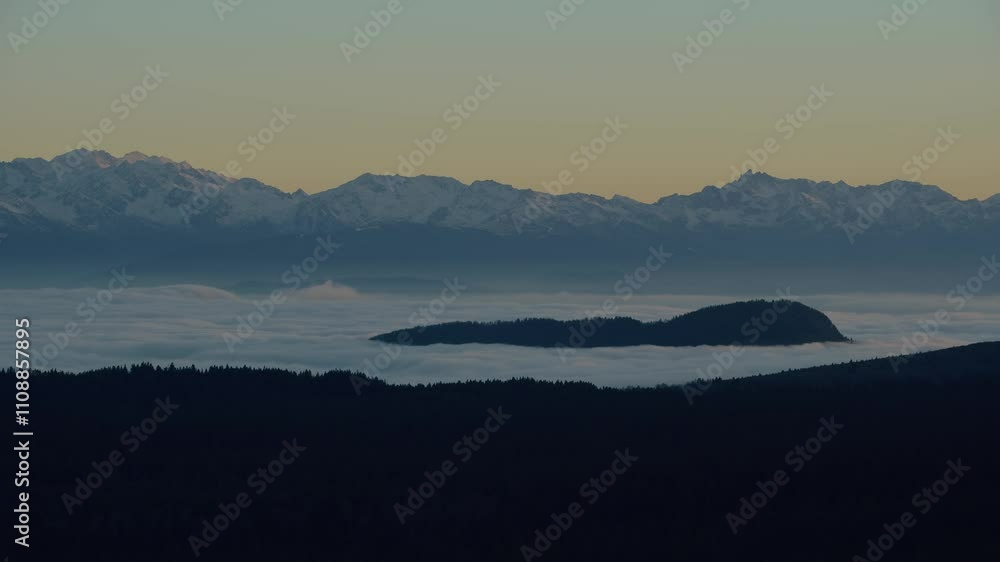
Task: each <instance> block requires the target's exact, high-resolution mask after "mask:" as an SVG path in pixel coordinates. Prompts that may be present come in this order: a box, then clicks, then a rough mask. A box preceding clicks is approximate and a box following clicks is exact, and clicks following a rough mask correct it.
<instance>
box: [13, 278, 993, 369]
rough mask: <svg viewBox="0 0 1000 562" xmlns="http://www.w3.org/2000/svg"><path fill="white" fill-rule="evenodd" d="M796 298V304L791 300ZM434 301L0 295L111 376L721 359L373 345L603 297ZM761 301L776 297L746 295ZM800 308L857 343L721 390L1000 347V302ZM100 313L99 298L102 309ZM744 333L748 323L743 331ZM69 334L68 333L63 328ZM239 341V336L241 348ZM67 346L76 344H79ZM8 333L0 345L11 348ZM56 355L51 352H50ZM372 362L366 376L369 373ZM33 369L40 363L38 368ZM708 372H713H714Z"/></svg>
mask: <svg viewBox="0 0 1000 562" xmlns="http://www.w3.org/2000/svg"><path fill="white" fill-rule="evenodd" d="M793 294H794V291H793ZM439 297H440V291H439V290H432V291H429V292H428V294H426V295H421V296H420V297H419V298H417V297H414V298H402V297H399V296H396V295H392V296H389V295H362V294H359V293H357V292H356V291H354V290H352V289H350V288H347V287H343V286H337V285H332V284H328V285H320V286H316V287H313V288H310V289H306V290H303V291H299V292H298V293H297V294H293V295H291V296H290V297H289V298H288V299H287V300H285V301H284V302H283V303H281V304H278V305H276V306H274V308H273V310H272V311H268V310H267V309H268V307H267V306H264V307H263V309H262V310H261V309H259V308H258V307H257V306H256V305H255V302H254V301H255V300H256V301H257V302H258V304H259V302H260V299H258V298H253V297H241V296H238V295H236V294H233V293H230V292H227V291H223V290H221V289H216V288H213V287H206V286H200V285H174V286H166V287H153V288H130V289H127V290H124V291H122V292H120V293H118V294H115V295H113V298H112V300H111V302H108V303H107V304H101V300H100V299H99V298H98V290H97V289H92V288H91V289H73V290H55V289H43V290H3V291H0V309H2V310H4V311H5V312H6V313H7V316H8V317H22V316H27V317H29V318H31V320H32V328H33V329H32V343H33V349H34V350H35V353H36V357H37V354H39V353H41V352H42V350H43V349H45V351H46V354H47V355H50V356H51V355H54V357H53V358H52V359H50V360H49V361H48V362H47V364H48V366H50V367H52V368H58V369H64V370H70V371H81V370H85V369H91V368H96V367H103V366H107V365H116V364H118V365H120V364H129V363H136V362H140V361H151V362H153V363H156V364H169V363H171V362H174V363H176V364H184V365H189V364H195V365H198V366H208V365H215V364H240V365H242V364H248V365H268V366H276V367H284V368H290V369H312V370H318V371H324V370H329V369H338V368H343V369H352V370H362V369H363V368H365V366H366V365H367V367H368V368H369V369H371V368H372V367H373V366H374V368H376V369H378V370H379V372H380V373H381V377H382V378H384V379H386V380H389V381H391V382H409V383H418V382H434V381H458V380H470V379H487V378H490V379H493V378H499V379H508V378H511V377H524V376H526V377H532V378H537V379H571V380H584V381H589V382H593V383H595V384H598V385H608V386H630V385H642V386H649V385H655V384H660V383H682V382H685V381H689V380H692V379H694V378H697V377H698V370H699V369H700V370H702V371H704V372H708V371H707V369H708V368H709V365H712V364H713V363H715V362H716V359H715V356H716V355H717V354H719V353H720V352H722V351H724V350H725V349H726V348H719V347H696V348H662V347H651V346H642V347H632V348H620V349H580V350H577V351H576V352H575V353H573V354H572V355H570V356H569V357H568V358H567V360H566V361H565V362H563V361H562V359H560V357H559V356H558V355H557V354H556V352H555V351H553V350H550V349H532V348H512V347H508V346H498V345H465V346H445V345H434V346H429V347H419V348H418V347H407V348H402V349H401V350H400V352H399V354H398V356H397V357H395V358H393V359H391V360H389V361H387V359H386V357H380V354H382V353H383V349H382V348H381V346H380V344H379V343H377V342H371V341H368V338H369V337H370V336H372V335H374V334H376V333H380V332H384V331H389V330H393V329H398V328H405V327H409V326H411V324H412V322H413V319H417V320H418V321H422V320H420V319H422V318H427V317H430V318H432V319H433V320H434V321H435V322H446V321H451V320H501V319H513V318H521V317H528V316H536V317H537V316H546V317H553V318H557V319H572V318H580V317H583V316H585V315H587V314H588V313H591V312H593V311H596V310H599V309H600V307H601V303H602V302H603V301H604V300H605V299H606V298H607V295H586V294H565V293H562V294H555V295H553V294H549V295H537V294H536V295H531V294H524V295H504V296H490V297H477V296H475V295H474V290H473V289H472V288H470V289H469V290H468V291H467V292H465V293H463V294H462V295H461V296H460V297H459V298H457V299H456V300H455V301H454V302H451V303H443V302H441V301H439V300H438V301H436V300H435V299H438V298H439ZM746 297H764V298H768V297H770V295H746ZM733 300H737V299H736V298H734V297H731V296H727V297H718V296H707V295H706V296H697V295H696V296H691V295H685V296H648V297H647V296H641V295H636V296H635V297H633V298H632V299H631V300H629V301H628V302H621V301H619V303H618V304H619V305H620V306H621V308H620V310H619V314H624V315H629V316H633V317H636V318H639V319H641V320H653V319H659V318H670V317H673V316H675V315H677V314H681V313H684V312H688V311H690V310H694V309H696V308H699V307H702V306H705V305H709V304H719V303H724V302H731V301H733ZM799 300H801V301H802V302H804V303H805V304H808V305H810V306H813V307H815V308H818V309H819V310H822V311H824V312H826V313H827V314H828V315H829V316H830V318H831V319H832V320H833V321H834V322H835V323H836V324H837V326H838V327H839V328H840V330H841V331H842V332H843V333H844V334H845V335H847V336H848V337H851V338H854V339H855V340H856V343H854V344H812V345H804V346H796V347H777V348H748V349H747V351H746V352H745V353H744V354H743V356H742V357H739V358H738V359H737V360H736V361H735V362H734V363H733V365H732V366H731V367H730V368H728V369H725V370H724V371H723V374H722V376H724V377H727V378H728V377H736V376H746V375H754V374H758V373H769V372H775V371H780V370H783V369H789V368H797V367H807V366H813V365H822V364H829V363H839V362H844V361H848V360H851V359H870V358H873V357H883V356H888V355H894V354H898V353H900V352H901V349H902V346H903V340H902V338H903V337H907V338H909V339H911V340H914V339H916V340H917V341H918V342H922V341H923V337H922V336H919V335H917V334H920V333H926V332H925V330H924V329H922V328H921V323H923V325H924V326H927V325H928V324H927V322H928V321H930V320H932V319H933V318H934V316H935V313H936V312H937V311H938V310H944V311H947V312H948V313H949V315H950V316H949V321H948V322H947V323H946V324H944V325H943V326H941V327H940V329H939V331H938V333H936V334H934V335H933V336H932V337H930V338H927V343H926V344H925V345H921V347H920V350H921V351H923V350H929V349H938V348H943V347H950V346H954V345H963V344H967V343H973V342H977V341H989V340H998V339H1000V298H998V297H985V296H984V297H976V298H974V299H973V300H970V301H968V302H967V303H966V305H965V306H964V307H963V309H962V310H957V309H956V306H955V304H954V303H950V302H948V301H947V300H946V299H945V297H944V295H940V296H936V295H931V296H928V295H906V294H880V295H840V296H832V295H813V296H803V297H800V299H799ZM105 301H106V296H105ZM241 319H242V320H243V321H244V322H246V323H247V326H248V327H249V326H250V325H251V324H254V323H257V321H258V319H262V320H263V321H262V322H260V323H259V324H258V325H257V326H255V327H253V329H252V333H250V334H249V335H248V336H247V337H245V338H244V337H242V335H241V337H240V342H239V343H237V344H234V345H233V346H232V347H233V349H234V351H233V352H232V353H230V351H229V348H228V347H227V345H226V341H225V340H224V336H223V335H224V334H225V333H227V332H228V333H230V334H237V333H238V332H237V330H238V329H239V327H240V322H241ZM748 320H749V319H748ZM68 322H72V323H75V325H76V328H75V329H74V330H69V331H68V330H67V323H68ZM246 332H247V330H244V331H243V335H246ZM74 333H75V335H70V334H74ZM12 338H13V333H12V331H7V332H4V333H3V334H2V335H0V346H5V347H6V348H8V349H13V339H12ZM57 349H58V352H57V353H54V354H53V353H52V352H53V351H54V350H57ZM366 361H369V362H370V363H366ZM40 364H41V363H40V362H39V361H37V360H36V365H40ZM713 371H715V368H713Z"/></svg>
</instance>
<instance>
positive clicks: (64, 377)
mask: <svg viewBox="0 0 1000 562" xmlns="http://www.w3.org/2000/svg"><path fill="white" fill-rule="evenodd" d="M998 364H1000V343H988V344H985V343H984V344H978V345H973V346H968V347H963V348H955V349H948V350H943V351H938V352H932V353H926V354H922V355H918V356H913V357H910V358H909V359H908V361H907V362H905V363H902V365H901V368H900V370H899V372H898V373H897V372H895V371H894V370H893V368H892V365H891V364H890V361H889V360H887V359H880V360H872V361H864V362H853V363H847V364H842V365H835V366H829V367H818V368H813V369H805V370H801V371H789V372H784V373H778V374H773V375H768V376H760V377H751V378H744V379H737V380H726V381H723V380H717V381H702V382H700V383H698V384H697V385H696V386H694V385H692V386H688V387H686V388H682V387H676V386H664V387H660V388H647V389H601V388H597V387H594V386H593V385H590V384H585V383H572V382H564V383H550V382H537V381H532V380H511V381H505V382H500V381H494V382H468V383H459V384H434V385H417V386H398V385H390V384H386V383H384V382H382V381H368V380H364V379H361V378H359V376H358V375H354V374H351V373H348V372H344V371H331V372H328V373H308V372H306V373H293V372H287V371H281V370H273V369H250V368H239V367H222V368H211V369H207V370H197V369H193V368H174V367H171V368H156V367H152V366H150V365H138V366H133V367H131V368H108V369H102V370H98V371H91V372H86V373H80V374H65V373H55V372H50V373H45V374H39V375H36V376H33V377H32V379H31V391H32V394H31V396H32V412H31V419H32V430H33V431H34V436H33V437H32V438H31V447H32V449H31V475H30V482H31V483H30V493H31V498H32V502H33V503H32V505H31V518H32V522H33V532H32V535H31V538H32V554H33V555H36V556H39V558H38V559H48V560H56V559H58V560H87V561H103V560H122V561H124V560H128V561H134V560H146V561H160V560H163V561H166V560H170V561H176V560H188V559H194V553H195V550H197V552H198V556H197V558H198V559H199V560H216V561H223V560H225V561H230V560H231V561H237V560H238V561H256V560H296V561H311V560H324V561H328V560H343V561H355V560H366V561H367V560H370V561H385V560H396V559H399V560H404V559H405V560H413V561H424V560H427V561H430V560H434V561H441V560H456V561H458V560H461V561H467V560H476V561H484V562H485V561H516V560H526V559H530V560H538V559H541V560H553V561H554V560H571V561H589V560H594V561H607V560H692V561H695V560H697V561H704V560H719V561H731V560H751V561H752V560H767V561H784V560H788V561H796V562H800V561H803V560H810V561H817V560H834V561H847V560H852V557H853V556H863V557H866V558H865V559H869V560H871V559H872V557H871V556H869V555H867V554H866V551H868V550H869V549H870V548H871V547H870V546H869V544H868V542H867V541H869V540H872V541H876V542H875V543H873V544H875V546H876V547H877V546H878V544H877V541H879V538H880V536H881V535H884V534H886V533H889V532H890V531H889V530H887V529H891V531H892V532H896V533H897V534H898V532H899V528H901V527H897V526H894V525H895V524H898V523H899V521H900V520H901V517H902V516H903V514H904V513H910V515H911V516H912V517H915V521H916V526H915V527H913V528H904V532H903V534H902V535H900V537H899V538H897V539H892V538H891V537H889V539H891V541H892V546H891V547H890V548H889V552H888V553H885V554H883V556H884V557H885V559H886V560H985V559H989V558H995V556H996V555H997V554H998V553H1000V538H998V535H997V533H996V532H995V527H996V523H997V518H996V508H997V506H998V505H1000V482H998V481H997V479H996V478H994V476H995V475H996V474H997V473H998V471H1000V454H998V452H997V448H996V447H995V446H994V442H995V436H994V433H995V431H996V428H997V427H998V426H1000V408H997V404H998V403H1000V386H998V384H997V381H998V377H997V375H998V367H997V365H998ZM3 377H4V379H5V382H6V383H7V384H8V385H10V386H11V387H12V386H13V372H12V371H10V370H8V371H5V372H4V374H3ZM689 399H690V400H689ZM119 461H120V462H119ZM954 466H959V467H960V466H968V467H971V468H970V469H968V470H967V471H965V470H962V471H959V472H956V471H955V469H954V468H953V467H954ZM779 473H780V474H779ZM943 479H947V480H949V481H950V482H951V484H947V485H945V484H941V485H938V484H936V483H937V482H938V481H941V482H944V480H943ZM925 492H926V494H931V495H932V496H933V501H932V500H931V499H929V497H928V496H925V495H924V494H925ZM241 506H242V507H241ZM747 506H749V507H747ZM236 508H238V510H237V509H236ZM70 511H71V513H70ZM234 514H235V516H234ZM553 525H556V527H552V526H553ZM560 525H561V526H562V527H560ZM883 525H889V527H887V528H884V527H883ZM563 527H565V528H563ZM553 529H555V530H554V531H553ZM734 529H735V533H734ZM546 533H548V534H549V535H550V536H558V538H555V539H549V538H547V537H545V536H544V535H545V534H546ZM540 537H541V538H540ZM199 541H200V542H199ZM882 542H883V543H884V544H887V543H888V540H883V541H882ZM525 548H527V549H530V550H528V551H526V550H525ZM533 552H535V553H537V554H538V555H539V556H535V554H533ZM11 554H12V556H11V560H17V559H20V558H16V557H15V556H13V555H14V554H17V553H14V552H12V553H11ZM875 554H877V553H875V552H872V555H875ZM856 560H857V559H856Z"/></svg>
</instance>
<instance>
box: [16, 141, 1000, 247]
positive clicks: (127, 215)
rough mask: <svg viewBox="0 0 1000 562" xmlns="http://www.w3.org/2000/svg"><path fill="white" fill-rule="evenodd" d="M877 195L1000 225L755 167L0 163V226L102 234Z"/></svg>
mask: <svg viewBox="0 0 1000 562" xmlns="http://www.w3.org/2000/svg"><path fill="white" fill-rule="evenodd" d="M199 194H200V195H199ZM879 198H881V201H888V200H890V198H891V200H892V201H893V202H892V204H890V205H889V206H888V208H887V209H886V211H885V214H884V216H881V217H879V218H878V221H877V222H878V228H879V229H882V230H884V231H889V232H894V233H906V232H908V231H913V230H919V229H922V228H931V229H934V230H937V231H943V232H959V231H966V230H969V229H973V230H974V229H976V228H977V227H980V226H988V227H996V226H997V225H1000V195H997V196H993V197H991V198H989V199H987V200H985V201H979V200H975V199H973V200H967V201H963V200H959V199H958V198H956V197H954V196H952V195H950V194H949V193H947V192H945V191H944V190H942V189H940V188H938V187H936V186H929V185H923V184H919V183H913V182H891V183H886V184H882V185H869V186H861V187H852V186H850V185H848V184H846V183H844V182H842V181H841V182H836V183H832V182H815V181H811V180H805V179H778V178H775V177H772V176H769V175H767V174H763V173H750V174H747V175H745V176H743V177H742V178H740V179H739V180H737V181H736V182H733V183H731V184H728V185H726V186H723V187H714V186H709V187H705V188H704V189H702V190H701V191H700V192H697V193H693V194H690V195H670V196H667V197H663V198H661V199H659V200H658V201H656V202H654V203H648V204H647V203H642V202H639V201H636V200H634V199H630V198H628V197H624V196H615V197H612V198H610V199H608V198H604V197H600V196H596V195H588V194H581V193H569V194H562V195H557V196H550V195H548V194H546V193H543V192H538V191H532V190H528V189H518V188H514V187H512V186H509V185H504V184H500V183H497V182H493V181H477V182H473V183H472V184H470V185H465V184H463V183H461V182H459V181H457V180H455V179H451V178H446V177H434V176H417V177H401V176H377V175H372V174H364V175H362V176H360V177H358V178H356V179H354V180H352V181H350V182H347V183H346V184H344V185H342V186H339V187H336V188H332V189H329V190H326V191H323V192H320V193H316V194H313V195H308V194H306V193H304V192H303V191H301V190H299V191H296V192H295V193H288V192H286V191H282V190H280V189H277V188H275V187H271V186H268V185H265V184H263V183H261V182H259V181H257V180H254V179H249V178H244V179H233V178H229V177H227V176H225V175H223V174H219V173H216V172H212V171H208V170H201V169H196V168H193V167H192V166H190V165H189V164H187V163H185V162H175V161H173V160H170V159H168V158H163V157H156V156H146V155H144V154H141V153H138V152H132V153H129V154H126V155H125V156H123V157H121V158H117V157H115V156H112V155H111V154H108V153H107V152H101V151H76V152H73V153H67V154H64V155H61V156H57V157H55V158H53V159H52V160H44V159H41V158H30V159H16V160H13V161H11V162H3V163H0V227H2V228H10V227H12V226H16V227H18V228H21V229H27V230H56V229H61V228H69V229H71V230H78V231H107V230H114V229H116V228H119V227H122V226H123V225H127V226H128V227H130V228H149V229H165V230H174V229H180V230H184V231H191V230H198V229H209V228H211V229H219V228H221V229H248V228H250V229H252V228H261V229H270V230H273V231H275V232H280V233H312V232H321V231H331V230H338V229H354V230H362V229H373V228H380V227H384V226H389V225H423V226H430V227H436V228H447V229H462V230H466V229H469V230H477V231H483V232H486V233H490V234H494V235H502V236H510V235H517V234H525V233H527V234H535V235H546V234H553V233H555V234H572V233H574V232H578V231H587V232H589V233H593V234H597V235H600V234H602V233H608V232H614V231H616V230H618V229H622V228H632V229H637V230H638V231H651V232H656V231H662V230H663V229H665V228H671V229H678V228H679V229H683V230H686V231H689V232H692V233H698V232H701V231H709V230H713V229H727V230H737V231H738V230H741V229H750V230H754V231H762V230H764V231H766V230H775V231H783V232H788V231H790V232H801V233H808V232H824V231H830V230H837V231H840V230H843V225H845V224H854V223H856V221H857V220H858V217H859V214H860V213H859V210H858V209H859V208H863V209H868V208H870V207H871V205H872V204H874V203H875V202H876V201H879Z"/></svg>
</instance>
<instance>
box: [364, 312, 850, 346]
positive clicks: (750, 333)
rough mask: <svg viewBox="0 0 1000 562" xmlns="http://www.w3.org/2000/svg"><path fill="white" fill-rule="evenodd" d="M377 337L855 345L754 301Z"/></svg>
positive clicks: (823, 319) (821, 325) (804, 318)
mask: <svg viewBox="0 0 1000 562" xmlns="http://www.w3.org/2000/svg"><path fill="white" fill-rule="evenodd" d="M371 339H373V340H377V341H384V342H390V343H398V344H401V345H432V344H438V343H441V344H467V343H495V344H507V345H519V346H528V347H560V346H565V347H577V348H579V347H625V346H633V345H659V346H697V345H731V344H734V343H737V344H740V345H797V344H804V343H815V342H845V341H849V340H848V339H847V338H845V337H844V335H843V334H841V333H840V331H839V330H838V329H837V327H836V326H834V324H833V322H832V321H831V320H830V319H829V318H828V317H827V316H826V315H825V314H823V313H822V312H820V311H818V310H816V309H814V308H810V307H808V306H806V305H804V304H802V303H798V302H794V301H787V300H779V301H765V300H752V301H745V302H736V303H731V304H722V305H716V306H709V307H706V308H701V309H699V310H695V311H693V312H689V313H687V314H682V315H680V316H677V317H675V318H672V319H670V320H660V321H656V322H640V321H638V320H635V319H633V318H628V317H621V316H619V317H615V318H607V317H595V318H585V319H583V320H567V321H561V320H552V319H548V318H526V319H520V320H509V321H496V322H447V323H444V324H433V325H429V326H415V327H413V328H408V329H403V330H396V331H392V332H388V333H385V334H379V335H376V336H374V337H372V338H371Z"/></svg>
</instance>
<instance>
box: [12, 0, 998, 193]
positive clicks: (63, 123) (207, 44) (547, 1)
mask: <svg viewBox="0 0 1000 562" xmlns="http://www.w3.org/2000/svg"><path fill="white" fill-rule="evenodd" d="M577 2H579V4H578V3H577ZM42 4H44V5H45V6H47V9H46V8H45V6H42V5H41V4H38V3H36V2H27V1H26V2H16V3H14V2H7V3H4V5H3V6H2V7H0V31H2V32H3V34H4V39H5V41H4V45H3V46H2V48H0V72H2V75H3V76H4V81H3V90H2V94H0V96H2V101H3V112H2V113H0V130H2V132H3V135H2V139H3V140H2V141H0V160H11V159H13V158H18V157H33V156H41V157H45V158H50V157H52V156H54V155H56V154H60V153H64V152H67V151H68V150H70V149H72V148H75V147H77V146H79V145H81V143H84V146H86V145H87V143H89V144H90V145H92V146H94V147H95V148H98V149H101V150H107V151H108V152H111V153H113V154H116V155H122V154H125V153H127V152H130V151H133V150H138V151H141V152H145V153H147V154H156V155H162V156H166V157H169V158H172V159H174V160H186V161H188V162H190V163H191V164H192V165H194V166H196V167H199V168H207V169H212V170H217V171H220V172H225V173H228V174H230V175H236V176H246V177H254V178H257V179H259V180H261V181H263V182H265V183H268V184H271V185H274V186H276V187H280V188H282V189H285V190H289V191H291V190H294V189H297V188H303V189H305V190H306V191H307V192H316V191H320V190H323V189H326V188H329V187H334V186H337V185H340V184H342V183H344V182H345V181H349V180H350V179H353V178H355V177H357V176H358V175H360V174H362V173H365V172H374V173H387V172H388V173H399V172H403V173H404V174H406V175H411V174H413V175H417V174H429V175H444V176H452V177H455V178H457V179H459V180H462V181H465V182H471V181H474V180H480V179H493V180H496V181H499V182H502V183H509V184H513V185H515V186H517V187H531V188H535V189H541V188H542V185H543V183H550V182H562V183H563V184H564V185H565V187H564V190H565V191H581V192H588V193H596V194H600V195H605V196H609V195H612V194H622V195H627V196H630V197H634V198H636V199H639V200H643V201H651V200H655V199H658V198H659V197H661V196H664V195H668V194H672V193H690V192H693V191H697V190H700V189H701V188H702V187H703V186H705V185H709V184H718V183H720V182H724V181H728V180H729V179H730V177H731V176H732V174H733V173H734V172H733V169H734V168H736V169H740V168H742V167H743V165H744V163H747V162H749V165H752V166H753V167H754V169H758V170H762V171H765V172H768V173H770V174H772V175H775V176H779V177H805V178H809V179H815V180H831V181H837V180H844V181H847V182H848V183H851V184H855V185H858V184H871V183H882V182H885V181H889V180H892V179H897V178H899V179H910V180H918V181H921V182H924V183H931V184H936V185H939V186H941V187H942V188H944V189H946V190H948V191H950V192H951V193H954V194H955V195H957V196H959V197H961V198H963V199H964V198H972V197H979V198H982V197H986V196H989V195H992V194H994V193H996V192H997V191H1000V189H998V188H997V186H996V182H995V180H994V179H993V175H994V174H993V171H994V167H995V166H994V160H995V156H994V153H995V152H996V149H997V148H998V144H997V142H996V133H995V131H996V130H997V128H998V125H1000V117H998V116H1000V101H998V100H1000V95H998V94H1000V73H998V72H997V71H998V67H997V61H998V60H1000V57H998V55H1000V33H998V25H1000V8H998V3H997V2H995V1H994V0H952V1H949V2H945V1H943V0H906V1H900V0H875V1H872V0H843V1H841V2H802V1H801V0H769V1H766V2H765V1H764V0H709V1H704V0H685V1H676V2H651V1H648V0H642V1H640V0H624V1H621V2H606V1H602V0H542V1H538V0H530V1H529V0H511V1H509V2H490V3H478V2H476V3H472V2H467V1H462V0H440V1H436V2H421V1H419V0H416V1H414V0H364V1H358V2H350V3H339V2H338V3H317V2H306V1H303V0H289V1H285V2H268V1H265V0H242V2H240V1H237V0H203V1H200V2H181V3H168V2H134V1H127V0H87V1H83V0H52V1H51V2H47V1H43V2H42ZM817 92H820V93H823V95H820V94H818V93H817ZM609 122H611V123H616V124H617V125H616V126H615V127H613V128H612V127H609V125H608V123H609ZM942 135H944V137H943V139H944V140H942Z"/></svg>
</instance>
